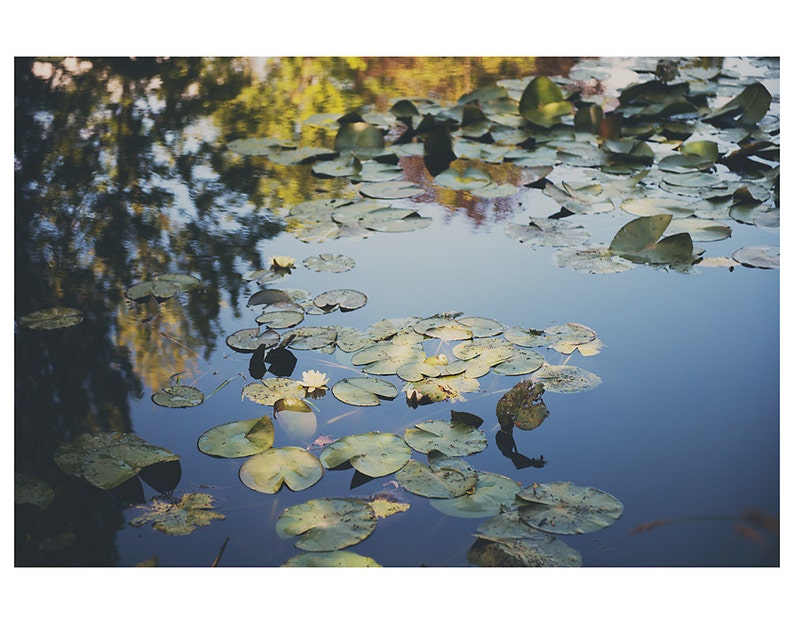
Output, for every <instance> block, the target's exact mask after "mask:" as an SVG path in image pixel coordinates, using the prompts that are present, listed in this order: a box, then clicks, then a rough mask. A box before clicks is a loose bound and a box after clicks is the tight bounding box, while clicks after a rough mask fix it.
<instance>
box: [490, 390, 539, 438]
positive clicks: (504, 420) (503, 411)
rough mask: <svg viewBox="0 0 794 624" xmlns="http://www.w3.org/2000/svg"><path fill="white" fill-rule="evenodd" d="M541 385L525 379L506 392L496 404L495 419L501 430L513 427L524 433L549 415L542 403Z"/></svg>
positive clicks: (536, 426)
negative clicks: (497, 420)
mask: <svg viewBox="0 0 794 624" xmlns="http://www.w3.org/2000/svg"><path fill="white" fill-rule="evenodd" d="M543 390H544V388H543V384H540V383H539V384H535V383H534V382H533V381H532V380H531V379H525V380H524V381H521V382H519V383H518V384H516V385H515V386H513V387H512V388H511V389H510V390H508V391H507V392H506V393H505V394H504V395H502V397H501V398H500V399H499V401H498V402H497V403H496V417H497V418H498V419H499V424H500V425H501V427H502V429H504V430H510V429H512V428H513V425H515V426H516V427H518V428H519V429H522V430H524V431H531V430H532V429H536V428H538V427H539V426H540V425H541V424H542V423H543V421H544V420H546V418H547V417H548V415H549V409H548V408H547V407H546V404H545V403H544V402H543V398H542V397H543Z"/></svg>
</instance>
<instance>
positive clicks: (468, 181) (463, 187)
mask: <svg viewBox="0 0 794 624" xmlns="http://www.w3.org/2000/svg"><path fill="white" fill-rule="evenodd" d="M435 179H436V183H438V184H440V185H441V186H445V187H447V188H450V189H453V190H455V191H470V190H473V189H480V188H483V187H485V186H488V185H489V184H491V176H489V175H488V174H487V173H486V172H485V171H482V170H480V169H477V168H476V167H466V169H464V170H463V171H457V170H456V169H453V168H450V169H447V170H446V171H442V172H441V173H439V174H438V175H437V176H436V178H435Z"/></svg>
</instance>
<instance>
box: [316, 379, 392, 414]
mask: <svg viewBox="0 0 794 624" xmlns="http://www.w3.org/2000/svg"><path fill="white" fill-rule="evenodd" d="M331 392H332V393H333V395H334V396H335V397H336V398H337V399H339V400H340V401H342V402H343V403H347V404H348V405H356V406H360V407H369V406H375V405H380V402H381V399H385V400H387V401H391V400H392V399H393V398H394V397H396V396H397V394H398V393H399V392H398V390H397V387H396V386H395V385H394V384H392V383H391V382H389V381H386V380H384V379H376V378H373V377H348V378H346V379H342V380H341V381H337V382H336V383H335V384H334V385H333V387H332V388H331Z"/></svg>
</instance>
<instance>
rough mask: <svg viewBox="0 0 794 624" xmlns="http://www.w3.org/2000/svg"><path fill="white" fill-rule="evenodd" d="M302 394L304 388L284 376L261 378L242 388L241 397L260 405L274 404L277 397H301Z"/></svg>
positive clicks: (303, 393)
mask: <svg viewBox="0 0 794 624" xmlns="http://www.w3.org/2000/svg"><path fill="white" fill-rule="evenodd" d="M304 395H305V390H304V388H303V386H302V385H301V384H300V383H298V382H297V381H294V380H292V379H287V378H284V377H277V378H270V379H263V380H262V381H256V382H254V383H250V384H248V385H247V386H245V387H244V388H243V397H245V398H247V399H250V400H251V401H253V402H254V403H259V404H260V405H274V404H275V403H276V401H278V400H279V399H283V398H287V397H293V398H302V397H303V396H304Z"/></svg>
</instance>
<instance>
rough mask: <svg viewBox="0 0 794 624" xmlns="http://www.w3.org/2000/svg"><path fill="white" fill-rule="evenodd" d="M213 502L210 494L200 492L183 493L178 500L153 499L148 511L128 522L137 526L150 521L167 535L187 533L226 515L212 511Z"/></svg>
mask: <svg viewBox="0 0 794 624" xmlns="http://www.w3.org/2000/svg"><path fill="white" fill-rule="evenodd" d="M213 502H215V499H213V498H212V496H210V495H209V494H204V493H201V492H193V493H190V494H183V495H182V498H181V499H179V501H178V502H168V501H166V500H159V499H154V500H152V503H151V505H150V506H149V507H148V509H150V511H148V512H146V513H144V514H143V515H141V516H138V517H137V518H133V519H132V520H130V524H131V525H132V526H134V527H138V526H141V525H143V524H146V523H147V522H151V523H152V526H153V527H154V528H155V529H157V530H158V531H162V532H163V533H166V534H168V535H189V534H190V533H192V532H193V531H194V530H195V529H196V527H200V526H209V524H210V523H211V522H212V521H213V520H223V519H224V518H225V517H226V516H224V515H223V514H221V513H218V512H217V511H212V509H213V507H212V503H213ZM144 509H145V508H144Z"/></svg>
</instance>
